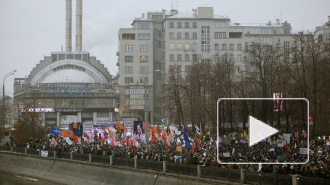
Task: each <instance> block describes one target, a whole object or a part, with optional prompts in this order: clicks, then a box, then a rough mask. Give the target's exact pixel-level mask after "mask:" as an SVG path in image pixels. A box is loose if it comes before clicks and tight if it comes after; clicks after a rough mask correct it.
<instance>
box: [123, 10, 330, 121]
mask: <svg viewBox="0 0 330 185" xmlns="http://www.w3.org/2000/svg"><path fill="white" fill-rule="evenodd" d="M324 26H328V24H326V25H324ZM324 26H323V27H322V33H321V31H319V32H317V33H320V34H323V35H324V37H325V38H326V37H328V35H327V34H328V32H326V31H324V30H325V29H324ZM327 28H328V27H327ZM320 30H321V29H320ZM323 32H324V33H323ZM295 35H296V34H293V31H292V27H291V24H290V23H288V22H287V21H284V22H281V20H279V19H277V20H275V21H273V22H271V21H269V22H267V23H261V24H246V23H244V24H242V23H233V22H231V20H230V18H228V17H226V16H220V15H215V13H214V11H213V8H212V7H198V8H196V9H193V10H192V12H190V13H179V11H178V10H170V11H166V10H162V11H158V12H157V11H154V12H147V14H146V16H145V15H144V14H142V17H141V18H136V19H135V20H133V23H132V27H131V28H121V29H120V30H119V47H118V53H117V55H118V63H117V66H118V73H119V80H118V85H119V89H120V116H121V117H122V119H123V120H143V119H144V111H145V110H144V97H145V96H144V95H145V94H147V95H148V97H147V99H148V102H147V104H148V109H147V111H148V113H149V118H148V120H150V119H151V123H158V122H160V119H161V118H163V117H165V116H164V102H162V100H163V99H162V97H163V96H164V92H163V90H162V84H163V83H165V82H166V75H167V74H168V73H169V71H170V70H175V71H177V72H180V73H182V75H185V73H187V72H188V71H189V68H190V66H191V65H192V64H193V63H194V62H214V61H218V60H219V57H222V56H224V54H227V56H230V60H231V61H233V63H234V65H235V70H236V72H245V71H254V70H256V68H255V67H253V66H251V65H249V64H247V63H246V61H244V60H243V59H244V56H245V55H246V52H245V51H246V50H248V48H249V47H251V46H253V45H256V44H262V45H264V44H266V45H270V46H272V47H276V48H280V49H284V50H289V48H290V47H292V45H293V40H294V39H293V38H294V36H295Z"/></svg>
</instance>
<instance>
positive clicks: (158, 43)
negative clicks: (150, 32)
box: [154, 39, 162, 48]
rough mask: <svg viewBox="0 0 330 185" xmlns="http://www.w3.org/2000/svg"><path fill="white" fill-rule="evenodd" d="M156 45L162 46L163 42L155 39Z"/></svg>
mask: <svg viewBox="0 0 330 185" xmlns="http://www.w3.org/2000/svg"><path fill="white" fill-rule="evenodd" d="M154 46H155V47H158V48H161V46H162V43H161V42H160V41H159V40H156V39H154Z"/></svg>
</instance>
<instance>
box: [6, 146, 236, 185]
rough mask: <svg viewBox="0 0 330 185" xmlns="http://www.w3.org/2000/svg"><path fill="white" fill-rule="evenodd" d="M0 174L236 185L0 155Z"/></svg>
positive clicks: (73, 180) (156, 184) (104, 181)
mask: <svg viewBox="0 0 330 185" xmlns="http://www.w3.org/2000/svg"><path fill="white" fill-rule="evenodd" d="M0 164H1V165H0V171H6V172H10V173H15V174H20V175H25V176H29V177H34V178H41V179H45V180H49V181H53V182H58V183H62V184H79V185H80V184H90V185H93V184H97V185H98V184H121V185H125V184H127V185H134V184H136V185H144V184H145V185H149V184H154V185H170V184H189V185H203V184H210V183H211V184H212V183H218V184H238V183H233V182H226V181H220V180H211V179H203V178H199V179H197V178H196V177H189V176H185V175H176V174H170V175H167V174H166V175H165V174H162V173H160V172H155V171H150V170H141V169H134V168H128V167H118V166H110V165H103V164H93V163H88V162H81V161H70V160H63V159H52V158H42V157H37V156H30V155H24V154H13V153H6V152H0Z"/></svg>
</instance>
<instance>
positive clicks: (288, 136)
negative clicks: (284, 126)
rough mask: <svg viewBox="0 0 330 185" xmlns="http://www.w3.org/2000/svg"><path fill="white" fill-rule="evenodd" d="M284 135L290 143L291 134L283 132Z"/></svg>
mask: <svg viewBox="0 0 330 185" xmlns="http://www.w3.org/2000/svg"><path fill="white" fill-rule="evenodd" d="M283 137H284V139H285V141H286V142H288V144H290V137H291V134H283Z"/></svg>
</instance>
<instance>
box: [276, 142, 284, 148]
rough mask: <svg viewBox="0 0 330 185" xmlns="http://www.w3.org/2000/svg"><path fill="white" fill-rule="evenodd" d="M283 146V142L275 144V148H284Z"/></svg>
mask: <svg viewBox="0 0 330 185" xmlns="http://www.w3.org/2000/svg"><path fill="white" fill-rule="evenodd" d="M284 145H285V144H284V142H278V143H277V147H284Z"/></svg>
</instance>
